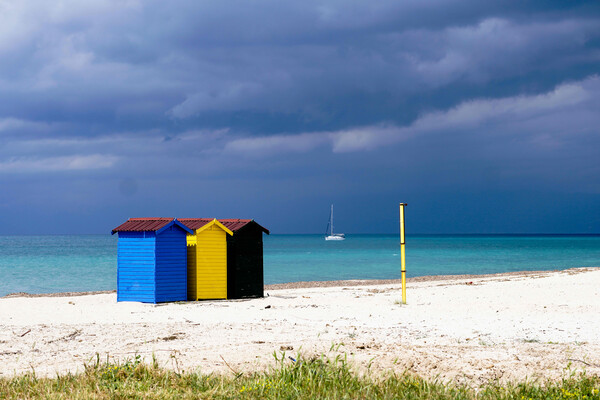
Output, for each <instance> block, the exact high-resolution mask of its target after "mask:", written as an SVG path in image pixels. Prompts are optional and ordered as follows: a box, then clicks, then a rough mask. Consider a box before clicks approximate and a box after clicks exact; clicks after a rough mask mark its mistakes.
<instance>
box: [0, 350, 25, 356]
mask: <svg viewBox="0 0 600 400" xmlns="http://www.w3.org/2000/svg"><path fill="white" fill-rule="evenodd" d="M17 354H23V353H22V352H21V350H17V351H3V352H1V353H0V356H12V355H17Z"/></svg>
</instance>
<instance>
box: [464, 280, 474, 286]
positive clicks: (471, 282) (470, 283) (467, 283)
mask: <svg viewBox="0 0 600 400" xmlns="http://www.w3.org/2000/svg"><path fill="white" fill-rule="evenodd" d="M472 284H473V281H470V282H465V285H472Z"/></svg>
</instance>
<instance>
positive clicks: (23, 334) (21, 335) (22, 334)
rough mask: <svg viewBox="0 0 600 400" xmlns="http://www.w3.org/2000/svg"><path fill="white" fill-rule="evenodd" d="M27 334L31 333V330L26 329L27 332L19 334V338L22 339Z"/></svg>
mask: <svg viewBox="0 0 600 400" xmlns="http://www.w3.org/2000/svg"><path fill="white" fill-rule="evenodd" d="M29 332H31V329H28V330H27V331H25V332H23V333H21V334H20V335H19V337H23V336H25V335H27V334H28V333H29Z"/></svg>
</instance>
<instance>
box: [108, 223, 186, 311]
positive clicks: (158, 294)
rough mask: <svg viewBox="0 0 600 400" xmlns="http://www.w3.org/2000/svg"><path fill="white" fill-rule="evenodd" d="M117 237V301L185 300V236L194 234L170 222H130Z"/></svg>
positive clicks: (122, 225)
mask: <svg viewBox="0 0 600 400" xmlns="http://www.w3.org/2000/svg"><path fill="white" fill-rule="evenodd" d="M115 233H118V234H119V244H118V250H117V251H118V256H117V301H140V302H143V303H161V302H166V301H181V300H187V248H186V236H187V235H188V234H193V233H194V232H193V231H192V230H191V229H190V228H188V227H187V226H185V225H183V224H182V223H181V222H179V221H177V219H173V218H130V219H129V220H127V222H125V223H123V224H121V225H119V226H118V227H116V228H115V229H113V230H112V234H113V235H114V234H115Z"/></svg>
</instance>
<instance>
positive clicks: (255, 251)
mask: <svg viewBox="0 0 600 400" xmlns="http://www.w3.org/2000/svg"><path fill="white" fill-rule="evenodd" d="M178 221H180V222H181V223H182V224H184V225H186V226H187V227H188V228H190V229H192V230H196V229H199V228H201V227H202V226H203V225H205V224H208V223H210V222H211V221H213V219H211V218H180V219H178ZM218 221H219V222H220V223H221V224H223V226H225V227H226V228H227V229H229V230H230V231H232V232H233V235H231V236H230V235H226V237H227V239H226V240H227V298H228V299H241V298H245V297H263V295H264V273H263V238H262V234H263V232H264V233H266V234H267V235H268V234H269V230H268V229H266V228H264V227H262V226H260V225H259V224H258V223H256V222H255V221H254V220H252V219H218Z"/></svg>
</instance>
